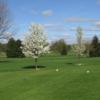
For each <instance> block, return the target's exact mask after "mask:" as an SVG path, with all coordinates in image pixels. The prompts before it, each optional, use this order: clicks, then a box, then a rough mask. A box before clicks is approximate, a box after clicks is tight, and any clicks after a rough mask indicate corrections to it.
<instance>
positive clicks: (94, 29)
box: [69, 26, 100, 31]
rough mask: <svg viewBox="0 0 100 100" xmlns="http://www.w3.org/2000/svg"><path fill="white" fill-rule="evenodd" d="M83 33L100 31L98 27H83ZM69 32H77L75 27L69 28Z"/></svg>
mask: <svg viewBox="0 0 100 100" xmlns="http://www.w3.org/2000/svg"><path fill="white" fill-rule="evenodd" d="M82 29H83V31H100V29H99V28H98V27H95V26H94V27H84V28H82ZM69 30H70V31H76V30H77V27H71V28H69Z"/></svg>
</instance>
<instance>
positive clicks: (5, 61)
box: [0, 60, 9, 63]
mask: <svg viewBox="0 0 100 100" xmlns="http://www.w3.org/2000/svg"><path fill="white" fill-rule="evenodd" d="M8 62H9V61H7V60H0V63H8Z"/></svg>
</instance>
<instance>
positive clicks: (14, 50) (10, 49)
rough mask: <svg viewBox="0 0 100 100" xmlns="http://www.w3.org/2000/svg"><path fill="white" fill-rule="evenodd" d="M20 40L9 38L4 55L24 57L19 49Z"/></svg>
mask: <svg viewBox="0 0 100 100" xmlns="http://www.w3.org/2000/svg"><path fill="white" fill-rule="evenodd" d="M21 46H22V44H21V41H20V40H17V41H15V40H14V39H13V38H11V39H10V40H9V41H8V43H7V51H6V55H7V57H8V58H17V57H24V54H23V53H22V50H21V48H20V47H21Z"/></svg>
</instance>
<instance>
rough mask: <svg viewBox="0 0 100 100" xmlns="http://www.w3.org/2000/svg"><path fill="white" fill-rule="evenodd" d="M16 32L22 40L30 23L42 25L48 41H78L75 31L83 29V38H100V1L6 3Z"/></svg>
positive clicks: (22, 0)
mask: <svg viewBox="0 0 100 100" xmlns="http://www.w3.org/2000/svg"><path fill="white" fill-rule="evenodd" d="M7 1H8V5H9V8H10V11H11V15H12V20H13V23H14V26H15V28H16V30H17V34H16V38H21V39H22V38H23V37H24V34H25V33H26V32H27V31H28V28H29V25H30V24H31V23H40V24H43V25H44V27H45V30H46V33H48V35H47V36H48V40H49V41H53V40H57V39H59V38H64V39H65V40H66V41H67V43H73V42H75V41H76V28H77V27H78V26H81V27H83V30H84V39H85V40H90V39H91V38H92V37H93V36H94V35H98V36H99V37H100V0H7Z"/></svg>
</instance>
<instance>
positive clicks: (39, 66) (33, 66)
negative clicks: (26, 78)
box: [22, 65, 46, 69]
mask: <svg viewBox="0 0 100 100" xmlns="http://www.w3.org/2000/svg"><path fill="white" fill-rule="evenodd" d="M22 68H23V69H35V68H36V66H35V65H30V66H25V67H22ZM37 68H46V66H41V65H38V66H37Z"/></svg>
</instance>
